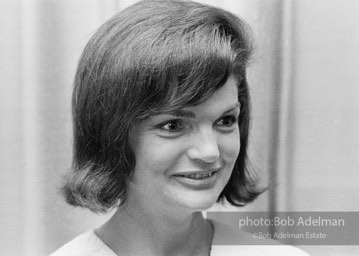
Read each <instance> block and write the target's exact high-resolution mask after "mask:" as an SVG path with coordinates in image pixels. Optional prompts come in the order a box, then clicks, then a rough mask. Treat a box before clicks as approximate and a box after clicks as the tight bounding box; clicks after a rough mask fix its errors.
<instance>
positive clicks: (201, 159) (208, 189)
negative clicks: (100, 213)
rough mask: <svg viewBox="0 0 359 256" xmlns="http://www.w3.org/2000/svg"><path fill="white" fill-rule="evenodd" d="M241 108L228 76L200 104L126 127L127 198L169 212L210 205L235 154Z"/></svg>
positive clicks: (230, 166) (226, 180) (228, 174)
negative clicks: (132, 160) (132, 161)
mask: <svg viewBox="0 0 359 256" xmlns="http://www.w3.org/2000/svg"><path fill="white" fill-rule="evenodd" d="M239 113H240V105H239V103H238V98H237V81H236V79H235V78H234V77H233V76H231V77H229V79H228V80H227V82H226V83H225V85H224V86H223V87H221V88H220V89H218V90H217V91H215V92H214V94H213V95H212V96H211V97H210V98H209V99H208V100H206V101H204V102H203V103H201V104H199V105H197V106H194V107H185V108H183V109H181V110H179V111H175V112H171V113H163V114H160V115H156V116H152V117H150V118H149V119H147V120H145V121H143V122H142V123H140V124H138V125H137V126H136V128H134V129H133V130H132V131H131V132H130V144H131V147H132V149H133V151H134V154H135V157H136V166H135V170H134V174H133V177H132V178H131V180H130V182H129V186H128V197H127V203H128V204H131V203H134V202H135V204H136V205H141V207H145V208H146V206H148V207H152V208H153V207H156V208H153V209H159V210H161V209H162V210H166V209H167V210H171V209H172V210H173V211H178V210H179V209H182V210H186V209H187V210H189V211H198V210H204V209H207V208H209V207H210V206H212V205H213V204H214V203H215V202H216V201H217V199H218V196H219V194H220V193H221V192H222V190H223V188H224V186H225V185H226V184H227V182H228V180H229V178H230V176H231V173H232V169H233V167H234V164H235V161H236V159H237V156H238V153H239V149H240V142H239V127H238V116H239ZM164 208H166V209H164Z"/></svg>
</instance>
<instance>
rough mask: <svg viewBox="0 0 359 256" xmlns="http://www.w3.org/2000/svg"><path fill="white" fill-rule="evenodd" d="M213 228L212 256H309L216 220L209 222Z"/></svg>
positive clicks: (296, 249)
mask: <svg viewBox="0 0 359 256" xmlns="http://www.w3.org/2000/svg"><path fill="white" fill-rule="evenodd" d="M209 221H210V223H211V224H212V226H213V229H214V234H213V240H212V249H211V256H222V255H223V256H224V255H226V256H231V255H233V256H234V255H250V256H255V255H266V256H287V255H291V256H309V255H308V254H307V253H306V252H304V251H303V250H301V249H299V248H297V247H294V246H290V245H283V244H281V243H280V242H278V241H276V240H273V239H261V240H260V243H259V241H258V238H255V237H254V236H253V235H252V234H251V233H248V232H246V231H242V230H239V229H235V228H233V227H232V226H229V225H227V224H224V223H222V222H219V221H216V220H209Z"/></svg>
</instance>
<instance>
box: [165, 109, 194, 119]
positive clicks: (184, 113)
mask: <svg viewBox="0 0 359 256" xmlns="http://www.w3.org/2000/svg"><path fill="white" fill-rule="evenodd" d="M165 114H169V115H173V116H175V117H180V118H196V115H195V113H193V112H192V111H189V110H184V109H175V110H172V111H169V112H167V113H165Z"/></svg>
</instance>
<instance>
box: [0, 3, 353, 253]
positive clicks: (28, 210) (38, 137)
mask: <svg viewBox="0 0 359 256" xmlns="http://www.w3.org/2000/svg"><path fill="white" fill-rule="evenodd" d="M134 2H135V1H129V0H77V1H70V0H61V1H56V0H33V1H31V0H28V1H25V0H24V1H20V0H13V1H6V0H0V198H1V199H0V200H1V205H0V255H47V254H49V253H50V252H52V251H54V250H55V249H57V248H58V247H60V246H61V245H62V244H64V243H65V242H67V241H69V240H70V239H71V238H73V237H74V236H76V235H78V234H80V233H82V232H84V231H86V230H88V229H91V228H94V227H96V226H98V225H100V224H101V223H102V222H103V221H104V220H106V219H107V218H108V217H109V216H110V215H111V213H109V214H107V215H101V216H99V215H95V214H93V213H90V212H89V211H86V210H81V209H74V208H72V207H70V206H68V205H66V204H65V203H64V202H63V200H62V198H61V197H60V196H59V194H58V188H59V185H60V184H61V177H62V175H63V174H64V173H65V172H66V171H68V170H69V169H70V165H71V151H72V138H71V137H72V131H71V113H70V98H71V91H72V80H73V77H74V73H75V69H76V64H77V61H78V59H79V56H80V54H81V51H82V49H83V47H84V45H85V43H86V42H87V41H88V40H89V38H90V37H91V35H92V34H93V33H94V31H95V30H96V28H97V27H98V26H99V25H101V24H102V23H103V22H104V21H105V20H107V19H108V18H109V17H111V16H112V15H113V14H114V13H116V12H117V11H119V10H121V9H123V8H125V7H126V6H128V5H130V4H132V3H134ZM199 2H203V3H208V4H212V5H215V6H218V7H222V8H224V9H226V10H229V11H231V12H233V13H235V14H237V15H239V16H240V17H242V18H244V19H245V20H246V21H247V22H248V23H249V24H250V25H251V27H252V30H253V36H254V41H255V45H256V51H255V56H254V58H253V61H252V63H251V65H250V67H249V70H248V72H249V83H250V86H251V92H252V105H253V122H252V133H251V138H250V143H251V144H250V158H251V163H252V165H253V167H254V168H255V169H256V170H257V171H258V172H259V173H260V175H261V177H262V180H263V182H264V183H265V184H270V189H269V190H268V191H267V192H266V193H265V194H263V195H262V196H261V197H260V198H259V199H258V200H257V201H256V202H255V203H253V204H251V205H249V206H247V207H245V208H243V209H241V210H248V211H359V200H358V199H359V179H358V178H359V173H358V171H359V135H358V131H359V49H358V48H359V2H358V1H355V0H212V1H209V0H208V1H204V0H200V1H199ZM214 209H216V210H218V209H222V210H223V207H220V206H215V207H214ZM224 210H226V209H225V208H224ZM358 232H359V231H358ZM358 235H359V233H358ZM302 248H303V249H305V250H306V251H307V252H309V253H311V255H359V248H358V247H355V246H305V247H302Z"/></svg>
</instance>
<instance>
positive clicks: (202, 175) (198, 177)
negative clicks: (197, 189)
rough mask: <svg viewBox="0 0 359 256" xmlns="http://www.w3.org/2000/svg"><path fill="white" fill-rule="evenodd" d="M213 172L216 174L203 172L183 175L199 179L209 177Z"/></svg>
mask: <svg viewBox="0 0 359 256" xmlns="http://www.w3.org/2000/svg"><path fill="white" fill-rule="evenodd" d="M213 174H214V172H208V173H203V174H191V175H182V176H183V177H185V178H189V179H195V180H199V179H204V178H209V177H211V176H212V175H213Z"/></svg>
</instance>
